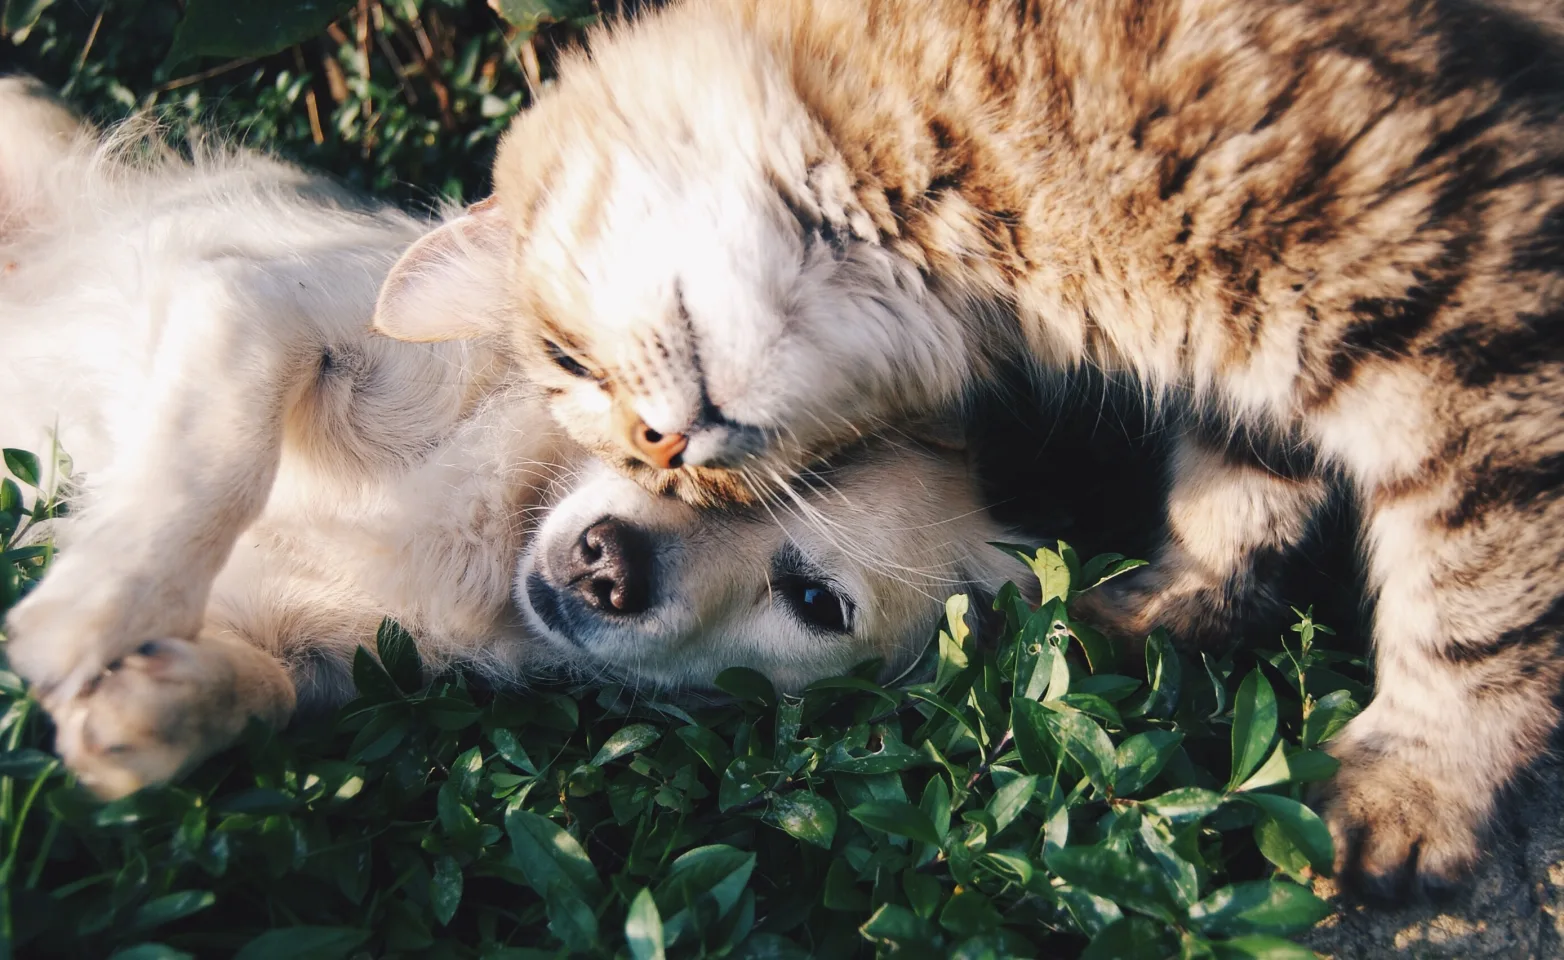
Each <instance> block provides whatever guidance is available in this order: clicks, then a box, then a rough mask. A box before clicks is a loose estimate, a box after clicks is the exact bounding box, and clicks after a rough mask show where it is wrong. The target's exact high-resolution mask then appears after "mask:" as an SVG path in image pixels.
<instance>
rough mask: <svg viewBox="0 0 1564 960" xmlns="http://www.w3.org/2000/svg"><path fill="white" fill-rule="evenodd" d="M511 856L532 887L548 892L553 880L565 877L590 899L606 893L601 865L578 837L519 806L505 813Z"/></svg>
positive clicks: (561, 879)
mask: <svg viewBox="0 0 1564 960" xmlns="http://www.w3.org/2000/svg"><path fill="white" fill-rule="evenodd" d="M505 832H506V833H507V834H508V835H509V836H510V842H511V858H512V860H513V861H514V862H515V864H516V866H517V867H519V868H520V869H521V871H522V875H523V877H524V878H525V879H526V881H527V883H528V885H530V886H531V887H532V889H534V890H536V891H537V892H538V893H540V894H543V895H544V896H547V895H548V890H549V886H550V884H553V883H554V882H556V881H563V882H565V883H567V884H569V885H570V886H571V887H572V888H574V889H575V890H576V891H577V892H578V893H579V894H580V895H581V897H582V899H586V900H596V899H597V898H598V897H600V896H602V893H603V883H602V881H601V880H599V879H598V876H597V868H596V867H594V866H592V861H591V860H590V859H589V858H588V857H587V855H586V851H585V850H582V849H581V844H579V843H577V842H576V838H575V837H572V836H571V835H570V834H568V833H566V832H565V831H564V830H563V829H562V828H561V827H559V826H558V825H557V824H555V823H554V822H552V821H550V820H547V819H545V818H543V817H540V816H538V815H537V814H535V813H532V812H530V811H527V810H522V809H520V808H519V807H518V808H517V809H514V810H511V811H510V812H509V813H507V814H505Z"/></svg>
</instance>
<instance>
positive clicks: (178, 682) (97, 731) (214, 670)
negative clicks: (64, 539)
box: [51, 631, 295, 799]
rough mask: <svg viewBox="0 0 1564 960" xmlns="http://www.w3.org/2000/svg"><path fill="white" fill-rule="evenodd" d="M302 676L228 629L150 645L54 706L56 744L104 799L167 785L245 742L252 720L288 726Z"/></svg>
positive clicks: (114, 663) (119, 660)
mask: <svg viewBox="0 0 1564 960" xmlns="http://www.w3.org/2000/svg"><path fill="white" fill-rule="evenodd" d="M294 701H295V691H294V686H293V681H292V680H291V679H290V678H289V676H288V674H287V672H286V671H285V670H284V669H283V667H282V664H280V663H279V662H278V661H277V660H276V659H275V658H273V657H272V656H270V655H269V654H267V653H264V652H262V651H261V650H259V649H257V648H256V647H254V646H252V645H251V644H249V643H248V642H246V641H245V640H243V639H241V638H238V637H236V636H234V635H233V634H231V633H227V632H218V631H208V632H203V633H202V634H201V635H200V636H198V637H196V638H195V639H194V640H185V639H181V638H177V637H165V638H161V639H157V640H148V641H145V642H143V643H142V644H141V645H139V646H138V647H136V649H134V650H132V651H131V652H129V653H127V654H125V655H124V656H122V657H119V658H117V659H115V660H113V661H111V662H110V663H109V664H108V666H107V667H105V668H104V670H103V671H102V672H101V673H100V674H98V675H97V676H95V677H93V678H91V679H90V680H88V681H87V683H86V684H84V685H83V686H81V687H80V688H79V689H77V690H76V692H75V693H74V695H72V696H71V697H70V698H69V699H68V700H60V699H56V700H55V701H54V703H53V706H52V708H51V712H52V714H53V717H54V722H55V725H56V734H55V741H54V745H55V750H56V752H58V753H59V754H60V756H61V758H62V759H64V761H65V764H66V766H67V767H69V768H70V769H71V770H72V771H73V772H75V773H76V775H77V776H78V777H80V778H81V781H82V783H83V784H84V785H86V786H87V787H88V789H90V790H92V791H93V792H94V793H96V794H97V795H98V796H100V797H102V798H104V799H113V798H116V797H121V796H124V795H126V794H129V793H133V792H135V791H136V790H139V789H141V788H142V787H144V786H147V785H149V784H156V783H167V782H168V781H170V780H173V779H175V778H177V777H179V776H180V775H182V774H183V773H185V772H186V771H188V770H190V769H191V768H192V767H194V766H195V765H196V764H198V763H200V762H201V761H202V760H204V759H206V758H207V757H209V756H211V755H212V754H214V753H216V752H218V751H219V750H222V749H223V748H225V747H227V746H229V745H230V744H232V743H233V742H234V741H235V740H237V739H238V738H239V735H240V734H241V733H242V732H243V731H244V728H245V725H246V724H248V723H249V722H250V721H251V720H252V719H254V720H259V721H261V722H263V723H268V724H271V725H272V726H277V727H280V726H283V725H284V724H286V723H287V721H288V718H289V716H290V715H291V714H292V713H293V706H294Z"/></svg>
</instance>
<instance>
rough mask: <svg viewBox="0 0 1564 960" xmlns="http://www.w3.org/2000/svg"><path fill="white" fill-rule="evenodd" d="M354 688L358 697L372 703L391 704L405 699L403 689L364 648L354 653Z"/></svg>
mask: <svg viewBox="0 0 1564 960" xmlns="http://www.w3.org/2000/svg"><path fill="white" fill-rule="evenodd" d="M353 686H354V687H356V688H357V689H358V695H359V696H360V697H362V698H364V699H365V700H367V701H369V702H371V703H391V702H395V701H398V700H402V699H404V697H403V696H402V689H401V688H400V687H398V686H397V685H396V681H395V680H393V679H391V674H389V673H387V672H386V668H385V666H384V665H383V664H382V663H381V662H380V661H379V660H377V659H375V657H374V655H373V654H371V653H370V652H369V651H368V650H366V649H364V648H363V647H359V648H358V649H357V650H355V651H353Z"/></svg>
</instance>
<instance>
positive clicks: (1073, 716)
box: [1043, 710, 1117, 796]
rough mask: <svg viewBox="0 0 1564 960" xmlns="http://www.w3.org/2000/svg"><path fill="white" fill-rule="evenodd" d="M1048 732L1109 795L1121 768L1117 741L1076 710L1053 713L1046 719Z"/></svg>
mask: <svg viewBox="0 0 1564 960" xmlns="http://www.w3.org/2000/svg"><path fill="white" fill-rule="evenodd" d="M1043 722H1044V723H1045V724H1047V726H1048V732H1049V733H1050V734H1052V735H1053V738H1054V740H1055V741H1057V742H1058V744H1059V748H1060V749H1061V750H1063V751H1064V752H1065V753H1066V754H1068V755H1069V757H1070V759H1071V760H1074V761H1075V762H1076V763H1078V764H1080V767H1081V769H1082V770H1083V771H1085V773H1086V776H1087V778H1088V779H1090V780H1091V782H1092V786H1094V787H1096V788H1097V792H1098V793H1101V794H1103V795H1105V796H1106V795H1107V794H1108V793H1109V792H1111V790H1112V788H1113V773H1114V770H1115V769H1117V767H1116V764H1115V759H1114V750H1113V741H1112V740H1109V739H1108V735H1107V734H1106V733H1105V732H1103V729H1102V727H1099V726H1098V725H1097V724H1096V722H1095V721H1093V720H1092V718H1091V717H1088V716H1087V715H1086V714H1084V713H1080V712H1079V711H1075V710H1058V711H1055V710H1050V711H1048V712H1047V713H1046V714H1044V716H1043Z"/></svg>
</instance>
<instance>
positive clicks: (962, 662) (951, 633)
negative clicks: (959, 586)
mask: <svg viewBox="0 0 1564 960" xmlns="http://www.w3.org/2000/svg"><path fill="white" fill-rule="evenodd" d="M971 602H972V601H971V600H970V599H969V598H968V597H967V595H966V594H964V593H956V594H952V595H951V596H950V598H949V599H947V600H946V601H945V624H946V626H947V627H948V629H947V630H941V631H940V633H939V666H938V667H937V668H936V669H935V673H934V689H935V690H944V689H945V687H946V686H948V685H949V684H950V681H951V680H952V679H954V678H955V676H956V674H958V673H960V672H961V671H963V670H965V669H966V668H967V663H968V660H967V652H966V641H967V634H968V633H970V632H971V631H969V630H968V629H967V620H966V617H967V606H968V605H969V604H970V603H971Z"/></svg>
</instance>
